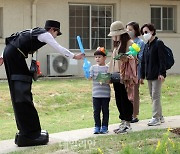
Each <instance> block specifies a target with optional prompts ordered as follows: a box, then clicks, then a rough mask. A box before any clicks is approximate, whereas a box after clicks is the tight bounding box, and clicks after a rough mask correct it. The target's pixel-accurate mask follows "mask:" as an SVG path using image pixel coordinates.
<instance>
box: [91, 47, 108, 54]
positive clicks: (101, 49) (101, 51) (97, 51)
mask: <svg viewBox="0 0 180 154" xmlns="http://www.w3.org/2000/svg"><path fill="white" fill-rule="evenodd" d="M95 55H102V56H107V51H106V50H105V48H104V47H97V49H96V51H95V53H94V56H95Z"/></svg>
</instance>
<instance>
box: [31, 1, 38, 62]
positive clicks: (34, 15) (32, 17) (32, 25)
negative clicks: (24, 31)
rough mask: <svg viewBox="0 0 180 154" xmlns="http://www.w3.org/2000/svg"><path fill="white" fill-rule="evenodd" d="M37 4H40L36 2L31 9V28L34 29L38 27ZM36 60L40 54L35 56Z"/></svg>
mask: <svg viewBox="0 0 180 154" xmlns="http://www.w3.org/2000/svg"><path fill="white" fill-rule="evenodd" d="M37 2H38V0H34V1H33V2H32V7H31V13H32V15H31V28H34V27H36V26H37V25H36V4H37ZM34 58H35V59H37V58H38V52H36V55H35V57H34Z"/></svg>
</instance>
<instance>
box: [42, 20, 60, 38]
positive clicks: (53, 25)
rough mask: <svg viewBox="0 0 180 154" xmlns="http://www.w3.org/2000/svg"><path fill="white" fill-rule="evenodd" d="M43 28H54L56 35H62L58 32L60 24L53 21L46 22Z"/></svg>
mask: <svg viewBox="0 0 180 154" xmlns="http://www.w3.org/2000/svg"><path fill="white" fill-rule="evenodd" d="M44 28H56V29H58V34H57V35H61V34H62V33H61V32H60V22H59V21H55V20H46V23H45V27H44Z"/></svg>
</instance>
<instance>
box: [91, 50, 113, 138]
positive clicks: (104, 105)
mask: <svg viewBox="0 0 180 154" xmlns="http://www.w3.org/2000/svg"><path fill="white" fill-rule="evenodd" d="M106 55H107V54H106V52H105V49H104V47H98V48H97V50H96V52H95V53H94V57H95V61H96V63H97V64H96V65H93V66H91V68H90V78H91V79H92V80H93V89H92V99H93V109H94V121H95V129H94V134H99V133H101V134H106V133H108V122H109V102H110V86H109V81H107V80H106V81H105V80H104V82H99V81H98V79H97V77H98V78H99V76H101V75H102V74H103V76H104V75H107V77H108V74H107V70H108V66H106V64H105V60H106ZM106 79H107V78H106ZM101 111H102V114H103V118H102V123H101V116H100V114H101Z"/></svg>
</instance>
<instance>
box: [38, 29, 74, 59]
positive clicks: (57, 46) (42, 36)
mask: <svg viewBox="0 0 180 154" xmlns="http://www.w3.org/2000/svg"><path fill="white" fill-rule="evenodd" d="M38 40H39V41H41V42H45V43H47V44H49V45H50V46H51V47H53V48H54V49H55V50H56V51H58V52H59V53H61V54H63V55H64V56H66V57H68V58H73V57H74V54H73V53H72V52H71V51H69V50H68V49H66V48H64V47H62V46H61V45H60V44H59V43H57V41H56V40H55V39H54V37H53V36H52V35H51V34H50V33H49V32H46V33H42V34H40V35H38Z"/></svg>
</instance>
